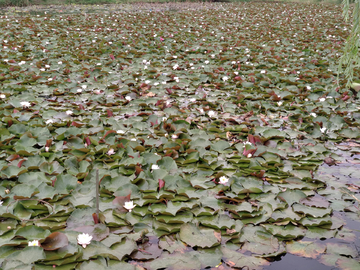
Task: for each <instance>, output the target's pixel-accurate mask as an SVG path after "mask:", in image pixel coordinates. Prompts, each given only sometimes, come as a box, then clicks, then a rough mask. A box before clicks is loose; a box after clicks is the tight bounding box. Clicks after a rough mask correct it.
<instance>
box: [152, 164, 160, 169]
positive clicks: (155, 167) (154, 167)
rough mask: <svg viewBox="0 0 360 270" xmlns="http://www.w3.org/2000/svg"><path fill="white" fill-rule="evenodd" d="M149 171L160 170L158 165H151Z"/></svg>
mask: <svg viewBox="0 0 360 270" xmlns="http://www.w3.org/2000/svg"><path fill="white" fill-rule="evenodd" d="M151 169H152V170H158V169H160V167H159V166H158V165H156V164H153V165H152V166H151Z"/></svg>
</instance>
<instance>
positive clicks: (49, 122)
mask: <svg viewBox="0 0 360 270" xmlns="http://www.w3.org/2000/svg"><path fill="white" fill-rule="evenodd" d="M45 123H46V124H47V125H48V124H52V123H54V121H53V120H52V119H48V120H46V122H45Z"/></svg>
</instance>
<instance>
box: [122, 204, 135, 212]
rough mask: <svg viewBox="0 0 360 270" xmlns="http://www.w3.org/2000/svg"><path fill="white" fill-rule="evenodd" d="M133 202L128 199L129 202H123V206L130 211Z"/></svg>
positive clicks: (133, 206)
mask: <svg viewBox="0 0 360 270" xmlns="http://www.w3.org/2000/svg"><path fill="white" fill-rule="evenodd" d="M135 206H136V205H135V204H134V202H133V201H129V202H125V204H124V208H125V209H127V210H129V212H131V210H133V208H135Z"/></svg>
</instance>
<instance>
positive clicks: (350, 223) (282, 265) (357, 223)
mask: <svg viewBox="0 0 360 270" xmlns="http://www.w3.org/2000/svg"><path fill="white" fill-rule="evenodd" d="M339 214H340V215H341V217H342V218H343V219H344V221H345V223H346V225H344V227H343V228H344V229H348V230H350V231H351V232H352V233H353V234H355V236H356V237H355V238H354V241H353V242H346V243H347V244H348V245H349V246H354V247H355V249H356V250H358V251H359V252H360V219H359V217H358V216H357V214H354V213H344V212H342V213H339ZM304 240H305V239H304ZM306 240H309V239H306ZM318 241H321V243H342V244H344V240H342V239H340V238H330V239H326V240H318ZM359 255H360V254H359ZM289 269H291V270H336V269H338V268H337V267H334V266H326V265H324V264H322V263H320V262H318V261H317V260H316V259H311V258H305V257H299V256H295V255H292V254H289V253H287V254H285V255H284V256H282V257H281V258H280V259H279V261H275V262H273V263H271V265H270V266H268V267H266V268H265V270H289ZM359 269H360V266H359Z"/></svg>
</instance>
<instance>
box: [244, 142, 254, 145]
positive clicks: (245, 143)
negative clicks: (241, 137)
mask: <svg viewBox="0 0 360 270" xmlns="http://www.w3.org/2000/svg"><path fill="white" fill-rule="evenodd" d="M247 144H249V145H252V143H251V142H244V145H247Z"/></svg>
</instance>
